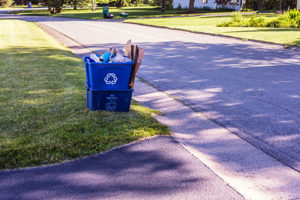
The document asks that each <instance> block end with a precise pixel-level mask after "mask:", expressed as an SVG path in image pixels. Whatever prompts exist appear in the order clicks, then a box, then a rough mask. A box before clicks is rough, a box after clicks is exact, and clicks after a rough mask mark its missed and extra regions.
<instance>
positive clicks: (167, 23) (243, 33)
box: [125, 14, 300, 46]
mask: <svg viewBox="0 0 300 200" xmlns="http://www.w3.org/2000/svg"><path fill="white" fill-rule="evenodd" d="M263 16H266V17H269V18H274V17H275V14H265V15H263ZM247 17H248V18H249V17H250V16H247ZM247 17H245V18H247ZM230 20H231V18H230V17H187V18H158V19H128V20H126V21H125V22H130V23H137V24H145V25H153V26H159V27H167V28H172V29H180V30H187V31H192V32H199V33H210V34H216V35H226V36H232V37H237V38H242V39H252V40H259V41H265V42H271V43H277V44H284V45H296V46H300V29H299V28H298V29H288V28H259V27H217V24H220V23H221V22H224V21H230Z"/></svg>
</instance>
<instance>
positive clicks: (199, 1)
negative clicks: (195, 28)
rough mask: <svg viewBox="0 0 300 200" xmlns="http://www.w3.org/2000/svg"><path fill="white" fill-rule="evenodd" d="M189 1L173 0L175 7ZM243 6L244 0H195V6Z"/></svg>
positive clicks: (234, 7) (214, 7) (186, 4)
mask: <svg viewBox="0 0 300 200" xmlns="http://www.w3.org/2000/svg"><path fill="white" fill-rule="evenodd" d="M298 1H300V0H298ZM189 2H190V0H173V8H188V7H189ZM241 7H242V0H230V1H229V3H227V5H218V4H217V2H216V0H195V4H194V8H210V9H217V8H229V9H233V10H240V9H241Z"/></svg>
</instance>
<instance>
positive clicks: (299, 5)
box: [297, 0, 300, 10]
mask: <svg viewBox="0 0 300 200" xmlns="http://www.w3.org/2000/svg"><path fill="white" fill-rule="evenodd" d="M297 9H298V10H300V0H297Z"/></svg>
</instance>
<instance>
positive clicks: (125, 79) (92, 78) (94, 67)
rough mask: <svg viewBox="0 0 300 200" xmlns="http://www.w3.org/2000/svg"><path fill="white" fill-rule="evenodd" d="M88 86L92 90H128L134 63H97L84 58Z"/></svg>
mask: <svg viewBox="0 0 300 200" xmlns="http://www.w3.org/2000/svg"><path fill="white" fill-rule="evenodd" d="M84 63H85V72H86V80H87V86H88V87H89V88H91V89H92V90H119V89H128V88H129V86H128V83H129V81H130V75H131V70H132V66H133V64H134V62H133V61H130V62H126V63H97V62H94V61H92V60H91V59H90V57H85V58H84Z"/></svg>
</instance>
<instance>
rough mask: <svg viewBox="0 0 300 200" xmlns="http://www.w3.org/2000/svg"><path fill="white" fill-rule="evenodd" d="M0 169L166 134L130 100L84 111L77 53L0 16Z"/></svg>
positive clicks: (30, 25) (52, 160) (148, 113)
mask: <svg viewBox="0 0 300 200" xmlns="http://www.w3.org/2000/svg"><path fill="white" fill-rule="evenodd" d="M0 26H1V27H5V29H0V44H1V45H0V83H1V84H0V113H1V117H0V169H7V168H16V167H25V166H34V165H41V164H47V163H55V162H61V161H64V160H69V159H74V158H78V157H81V156H87V155H92V154H95V153H98V152H102V151H106V150H108V149H111V148H113V147H116V146H119V145H122V144H125V143H128V142H132V141H134V140H138V139H140V138H144V137H148V136H153V135H157V134H169V130H168V128H167V127H166V126H164V125H161V124H159V123H158V122H157V121H156V120H155V119H154V118H153V117H152V114H153V113H155V111H153V110H150V109H148V108H145V107H142V106H140V105H139V104H138V103H136V102H134V101H133V102H132V103H133V104H132V106H131V111H130V112H129V113H111V112H101V111H94V112H92V111H90V110H89V109H88V108H86V105H85V86H84V82H85V70H84V67H83V62H82V61H81V59H79V58H78V57H76V56H75V55H74V54H72V53H71V52H70V51H69V50H68V49H67V48H65V47H64V46H62V45H60V44H59V43H58V42H57V41H56V40H54V39H53V38H52V37H50V36H49V35H48V34H45V33H44V32H43V31H42V30H41V29H40V28H39V27H37V26H36V25H35V24H33V23H29V22H24V21H17V20H0Z"/></svg>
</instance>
